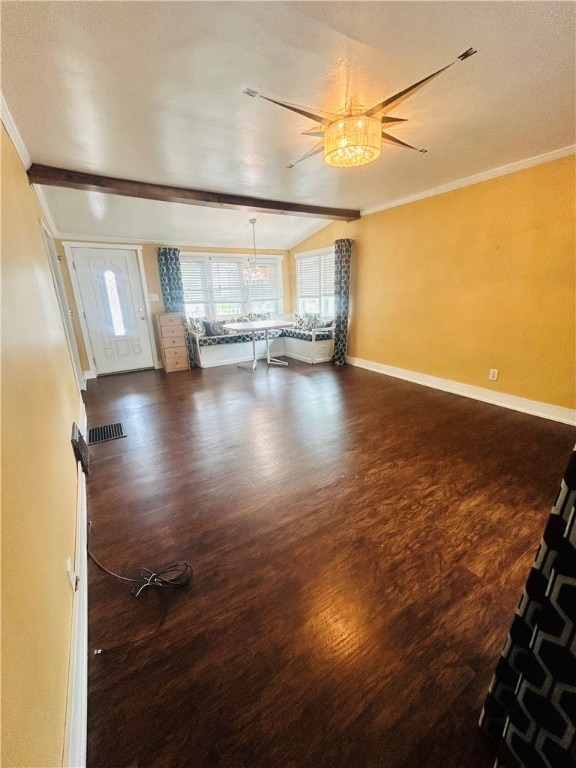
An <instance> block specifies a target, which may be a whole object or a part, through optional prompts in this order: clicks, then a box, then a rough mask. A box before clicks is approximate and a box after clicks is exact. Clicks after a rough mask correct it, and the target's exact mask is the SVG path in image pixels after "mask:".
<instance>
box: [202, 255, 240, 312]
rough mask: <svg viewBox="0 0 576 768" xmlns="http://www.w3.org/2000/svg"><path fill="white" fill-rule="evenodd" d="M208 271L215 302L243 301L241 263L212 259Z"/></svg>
mask: <svg viewBox="0 0 576 768" xmlns="http://www.w3.org/2000/svg"><path fill="white" fill-rule="evenodd" d="M210 273H211V277H212V290H213V291H214V300H215V301H216V302H217V303H224V302H242V301H243V299H244V296H243V279H242V264H240V263H239V262H237V261H235V262H234V261H233V262H230V261H228V262H226V261H212V262H211V263H210Z"/></svg>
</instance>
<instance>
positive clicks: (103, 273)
mask: <svg viewBox="0 0 576 768" xmlns="http://www.w3.org/2000/svg"><path fill="white" fill-rule="evenodd" d="M70 254H71V257H72V262H73V265H74V270H75V272H76V280H77V284H78V289H79V291H80V297H81V301H82V309H83V311H84V318H85V320H86V328H87V331H88V336H89V342H90V345H91V347H92V355H93V359H94V363H95V365H96V373H97V374H101V373H120V372H121V371H133V370H135V369H138V368H152V367H153V365H154V362H153V358H152V343H151V339H150V328H149V323H148V317H147V313H146V304H145V302H144V290H143V287H142V280H141V276H140V269H139V264H138V252H137V250H136V249H135V248H114V247H110V248H108V247H106V248H100V247H90V246H77V245H74V246H71V247H70Z"/></svg>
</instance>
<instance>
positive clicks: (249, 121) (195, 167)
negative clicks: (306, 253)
mask: <svg viewBox="0 0 576 768" xmlns="http://www.w3.org/2000/svg"><path fill="white" fill-rule="evenodd" d="M1 14H2V18H1V22H2V25H1V35H2V38H1V43H2V49H1V56H2V91H3V94H4V96H5V99H6V102H7V104H8V106H9V108H10V111H11V113H12V116H13V118H14V121H15V124H16V126H17V128H18V130H19V132H20V134H21V136H22V138H23V141H24V144H25V145H26V147H27V149H28V151H29V153H30V156H31V158H32V161H33V162H35V163H42V164H46V165H52V166H56V167H61V168H68V169H72V170H78V171H86V172H91V173H95V174H101V175H106V176H114V177H119V178H125V179H134V180H140V181H148V182H155V183H159V184H169V185H175V186H182V187H190V188H193V189H201V190H211V191H217V192H228V193H231V194H238V195H248V196H252V197H260V198H269V199H273V200H282V201H286V202H294V203H307V204H311V205H323V206H333V207H342V208H354V209H360V210H363V211H366V210H374V209H377V208H379V207H384V206H386V205H389V204H390V203H392V202H393V201H395V200H398V199H403V198H407V197H410V196H414V195H417V194H420V193H423V192H424V191H426V190H428V189H433V188H437V187H440V186H443V185H447V184H450V183H452V182H454V181H456V180H458V179H462V178H466V177H470V176H474V175H477V174H481V173H485V172H488V171H490V170H491V169H494V168H498V167H501V166H505V165H508V164H511V163H516V162H519V161H522V160H524V159H526V158H531V157H534V156H539V155H542V154H546V153H551V152H554V151H557V150H560V149H562V148H565V147H569V146H572V145H574V143H575V122H574V115H575V99H574V91H575V87H574V85H575V60H574V59H575V57H574V33H575V5H574V3H573V2H465V1H461V2H312V3H308V2H206V3H205V2H18V1H16V2H8V3H6V2H3V3H2V5H1ZM470 46H473V47H475V48H477V49H478V53H477V54H476V55H475V56H473V57H472V58H470V59H468V60H467V61H465V62H462V63H460V62H457V64H456V65H455V66H453V67H451V68H450V69H449V70H447V71H446V72H444V73H443V74H442V75H440V76H439V77H438V78H437V79H435V80H434V81H433V82H431V83H430V84H428V85H427V86H426V87H425V88H423V89H422V90H421V91H419V92H418V93H416V94H415V95H414V96H413V97H411V98H410V99H409V100H408V101H406V102H405V103H404V104H403V105H401V106H400V107H398V108H397V109H396V110H394V112H393V114H394V115H395V116H399V117H403V118H407V119H408V122H406V123H403V124H400V125H398V126H396V127H394V128H392V129H390V133H394V135H395V136H397V137H398V138H400V139H402V140H403V141H406V142H408V143H411V144H414V145H416V146H419V147H425V148H427V149H428V153H427V154H420V153H418V152H414V151H411V150H408V149H403V148H397V147H393V146H388V145H385V146H384V147H383V151H382V155H381V156H380V158H379V160H377V161H376V162H375V163H372V164H371V165H368V166H365V167H363V168H357V169H335V168H331V167H329V166H328V165H326V164H325V163H324V161H323V159H322V156H321V154H320V155H316V156H315V157H313V158H310V159H308V160H306V161H304V162H302V163H301V164H299V165H297V166H296V167H295V168H292V169H288V168H287V165H288V164H289V163H291V162H294V161H295V160H297V159H298V158H299V157H301V156H302V155H303V154H304V153H305V152H307V151H308V150H309V149H311V148H312V147H313V146H314V144H315V143H316V141H317V139H315V138H311V137H307V136H303V135H302V132H303V131H305V130H308V129H309V128H311V127H312V126H313V125H314V124H313V123H312V122H311V121H310V120H308V119H307V118H305V117H301V116H299V115H297V114H294V113H292V112H289V111H287V110H285V109H282V108H280V107H278V106H275V105H273V104H270V103H269V102H266V101H264V100H263V99H258V98H250V97H248V96H246V95H245V94H244V93H243V91H244V89H245V88H247V87H249V88H253V89H255V90H257V91H258V92H260V93H262V94H263V95H266V96H270V97H272V98H276V99H280V100H282V101H287V102H291V103H295V104H299V105H303V106H307V107H310V108H311V109H313V110H323V111H328V112H337V111H338V110H339V109H340V108H342V107H343V106H344V104H345V103H346V101H347V100H348V99H353V100H354V101H355V102H358V103H360V104H363V105H367V106H369V105H372V104H373V103H376V102H378V101H381V100H382V99H384V98H386V97H388V96H390V95H392V94H394V93H396V92H397V91H400V90H402V89H403V88H405V87H407V86H409V85H411V84H412V83H414V82H415V81H417V80H420V79H421V78H423V77H425V76H427V75H429V74H431V73H432V72H434V71H435V70H437V69H439V68H440V67H442V66H444V65H446V64H448V63H450V62H451V61H453V60H454V59H455V58H456V57H457V56H458V54H460V53H462V51H464V50H466V49H467V48H469V47H470ZM44 194H45V198H46V201H47V204H48V207H49V209H50V212H51V214H52V219H53V221H54V223H55V226H56V229H57V231H58V233H59V234H65V235H66V236H86V237H99V238H103V237H111V238H115V239H121V238H130V239H136V240H143V241H144V240H151V241H156V242H158V241H159V242H167V243H169V242H172V243H180V244H199V245H212V246H222V247H224V246H232V247H233V246H242V245H244V246H245V247H249V246H250V245H251V235H250V238H249V242H246V240H247V233H249V232H250V228H249V225H248V223H247V222H248V219H249V218H250V217H251V214H250V212H249V211H223V210H221V209H220V210H217V209H208V208H204V207H202V208H199V207H192V206H184V205H175V204H170V203H159V202H152V201H145V200H133V199H131V198H123V197H115V196H111V195H96V194H94V193H86V192H79V191H72V190H64V189H57V188H49V187H45V188H44ZM257 219H258V225H257V234H258V243H257V245H258V247H259V248H260V247H262V248H287V247H290V246H292V245H293V244H295V243H297V242H298V241H300V240H301V239H303V238H304V237H306V236H307V235H308V234H310V233H311V232H313V231H315V230H317V229H319V228H321V227H322V226H324V225H325V224H326V223H327V222H325V221H320V220H316V219H308V218H303V217H292V216H280V215H268V214H258V215H257Z"/></svg>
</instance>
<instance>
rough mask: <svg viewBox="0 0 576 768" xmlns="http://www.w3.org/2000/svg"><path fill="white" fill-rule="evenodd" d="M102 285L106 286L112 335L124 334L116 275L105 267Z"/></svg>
mask: <svg viewBox="0 0 576 768" xmlns="http://www.w3.org/2000/svg"><path fill="white" fill-rule="evenodd" d="M104 285H105V286H106V298H107V299H108V307H109V309H110V316H111V319H112V328H113V329H114V336H126V328H125V327H124V317H123V315H122V307H121V306H120V297H119V295H118V286H117V285H116V275H115V274H114V272H112V270H111V269H107V270H106V272H104Z"/></svg>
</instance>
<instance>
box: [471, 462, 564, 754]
mask: <svg viewBox="0 0 576 768" xmlns="http://www.w3.org/2000/svg"><path fill="white" fill-rule="evenodd" d="M575 500H576V448H575V451H574V453H573V454H572V457H571V459H570V462H569V464H568V468H567V470H566V473H565V475H564V479H563V480H562V484H561V487H560V491H559V493H558V497H557V499H556V503H555V504H554V507H553V509H552V513H551V514H550V518H549V520H548V523H547V525H546V529H545V531H544V536H543V539H542V542H541V543H540V547H539V549H538V552H537V553H536V559H535V561H534V565H533V566H532V570H531V571H530V575H529V577H528V581H527V583H526V588H525V591H524V594H523V596H522V599H521V601H520V604H519V606H518V608H517V611H516V616H515V617H514V621H513V622H512V627H511V629H510V634H509V636H508V641H507V643H506V646H505V648H504V651H503V652H502V656H501V658H500V661H499V662H498V665H497V667H496V671H495V674H494V678H493V680H492V684H491V686H490V692H489V694H488V698H487V699H486V702H485V704H484V710H483V712H482V716H481V718H480V727H481V728H482V729H483V730H484V731H486V732H487V733H489V734H491V735H492V736H494V737H496V738H497V739H498V740H499V742H500V749H499V752H498V759H497V761H496V766H502V768H504V767H505V768H508V766H511V767H512V768H516V766H522V768H575V766H576V510H575Z"/></svg>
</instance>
